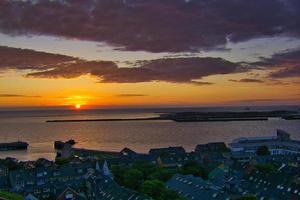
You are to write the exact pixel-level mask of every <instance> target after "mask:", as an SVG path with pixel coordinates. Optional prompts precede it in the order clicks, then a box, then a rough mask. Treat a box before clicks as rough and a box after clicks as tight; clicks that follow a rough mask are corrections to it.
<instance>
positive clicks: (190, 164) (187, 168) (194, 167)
mask: <svg viewBox="0 0 300 200" xmlns="http://www.w3.org/2000/svg"><path fill="white" fill-rule="evenodd" d="M180 173H182V174H193V175H194V176H198V177H201V178H203V179H207V178H208V171H207V170H206V169H205V168H204V167H203V166H202V165H200V164H198V163H197V162H195V161H187V162H186V163H185V165H184V166H183V167H182V169H181V171H180Z"/></svg>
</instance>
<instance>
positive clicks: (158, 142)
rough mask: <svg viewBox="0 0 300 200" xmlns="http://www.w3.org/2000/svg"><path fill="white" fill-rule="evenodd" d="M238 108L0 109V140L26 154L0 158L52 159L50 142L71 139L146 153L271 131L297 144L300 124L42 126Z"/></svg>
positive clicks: (275, 121)
mask: <svg viewBox="0 0 300 200" xmlns="http://www.w3.org/2000/svg"><path fill="white" fill-rule="evenodd" d="M243 109H244V108H189V109H183V108H182V109H131V110H85V111H84V110H81V111H70V110H65V111H56V110H52V111H49V110H48V111H0V142H8V141H16V140H23V141H27V142H29V143H30V147H29V149H28V151H11V152H0V157H1V158H4V157H7V156H11V157H16V158H18V159H22V160H32V159H37V158H39V157H45V158H48V159H53V158H54V157H55V151H54V149H53V142H54V141H55V140H68V139H71V138H72V139H75V140H76V141H77V142H78V144H77V145H76V146H77V147H84V148H93V149H101V150H114V151H119V150H121V149H122V148H123V147H125V146H126V147H129V148H132V149H133V150H136V151H138V152H147V151H148V150H149V148H152V147H165V146H174V145H182V146H184V147H185V148H186V149H187V150H193V148H194V147H195V145H197V144H199V143H207V142H213V141H225V142H230V141H231V140H232V139H234V138H236V137H241V136H261V135H271V134H275V131H276V129H283V130H286V131H288V132H289V133H290V134H291V136H292V138H294V139H299V140H300V120H294V121H285V120H279V119H272V120H269V121H244V122H243V121H239V122H190V123H176V122H173V121H128V122H126V121H122V122H72V123H45V121H46V120H50V119H93V118H138V117H151V116H156V115H157V112H170V111H171V112H172V111H197V110H198V111H224V110H233V111H239V110H243ZM251 109H252V110H254V109H255V110H278V109H289V110H298V111H299V107H285V108H282V107H256V108H251Z"/></svg>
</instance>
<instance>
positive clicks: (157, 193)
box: [141, 180, 165, 199]
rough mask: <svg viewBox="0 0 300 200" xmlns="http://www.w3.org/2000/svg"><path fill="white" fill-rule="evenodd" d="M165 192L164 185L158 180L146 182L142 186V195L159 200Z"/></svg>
mask: <svg viewBox="0 0 300 200" xmlns="http://www.w3.org/2000/svg"><path fill="white" fill-rule="evenodd" d="M164 190H165V184H164V183H163V182H161V181H159V180H147V181H145V182H144V184H143V185H142V189H141V191H142V193H144V194H146V195H148V196H150V197H152V198H154V199H159V198H160V197H161V196H162V194H163V192H164Z"/></svg>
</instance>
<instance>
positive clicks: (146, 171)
mask: <svg viewBox="0 0 300 200" xmlns="http://www.w3.org/2000/svg"><path fill="white" fill-rule="evenodd" d="M132 169H137V170H139V171H140V172H142V173H143V176H144V179H147V177H148V176H149V175H150V174H152V173H153V172H155V171H156V170H157V167H156V166H155V165H153V164H152V163H150V162H147V161H137V162H134V163H133V164H132Z"/></svg>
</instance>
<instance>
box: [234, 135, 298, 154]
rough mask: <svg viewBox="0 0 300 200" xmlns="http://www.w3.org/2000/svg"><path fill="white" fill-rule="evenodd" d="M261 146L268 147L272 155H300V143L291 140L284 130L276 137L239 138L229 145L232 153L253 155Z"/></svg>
mask: <svg viewBox="0 0 300 200" xmlns="http://www.w3.org/2000/svg"><path fill="white" fill-rule="evenodd" d="M261 146H267V147H268V148H269V151H270V153H271V155H291V154H299V153H300V141H295V140H292V139H290V135H289V134H288V133H287V132H285V131H283V130H277V134H276V136H270V137H243V138H237V139H235V140H233V142H232V143H230V144H229V147H230V149H231V151H232V152H242V153H253V154H255V153H256V150H257V149H258V148H259V147H261Z"/></svg>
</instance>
